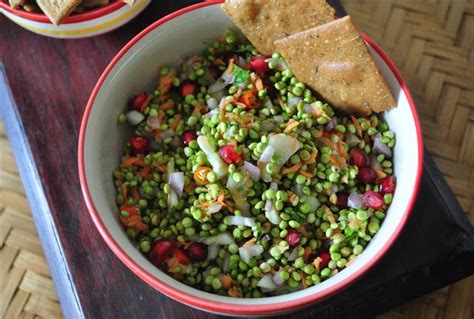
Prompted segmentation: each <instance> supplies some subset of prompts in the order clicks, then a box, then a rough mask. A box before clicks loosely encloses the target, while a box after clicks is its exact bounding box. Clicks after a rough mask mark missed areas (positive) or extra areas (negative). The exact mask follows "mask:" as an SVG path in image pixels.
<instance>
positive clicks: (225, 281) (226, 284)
mask: <svg viewBox="0 0 474 319" xmlns="http://www.w3.org/2000/svg"><path fill="white" fill-rule="evenodd" d="M221 282H222V287H223V288H224V289H229V288H230V285H232V277H231V276H229V275H222V276H221Z"/></svg>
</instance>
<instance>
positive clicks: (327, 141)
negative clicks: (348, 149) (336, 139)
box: [318, 136, 337, 150]
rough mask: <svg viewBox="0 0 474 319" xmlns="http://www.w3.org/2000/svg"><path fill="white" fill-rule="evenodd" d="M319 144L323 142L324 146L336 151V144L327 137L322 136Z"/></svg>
mask: <svg viewBox="0 0 474 319" xmlns="http://www.w3.org/2000/svg"><path fill="white" fill-rule="evenodd" d="M318 141H319V142H321V144H323V145H324V146H327V147H329V148H330V149H332V150H336V148H337V147H336V144H334V143H333V141H331V140H330V139H329V138H327V137H326V136H321V137H320V138H319V139H318Z"/></svg>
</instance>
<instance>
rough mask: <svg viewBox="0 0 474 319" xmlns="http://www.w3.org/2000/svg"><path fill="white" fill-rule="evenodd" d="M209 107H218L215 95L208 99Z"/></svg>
mask: <svg viewBox="0 0 474 319" xmlns="http://www.w3.org/2000/svg"><path fill="white" fill-rule="evenodd" d="M207 107H208V108H209V110H214V109H215V108H217V100H216V99H215V98H213V97H211V98H209V99H208V100H207Z"/></svg>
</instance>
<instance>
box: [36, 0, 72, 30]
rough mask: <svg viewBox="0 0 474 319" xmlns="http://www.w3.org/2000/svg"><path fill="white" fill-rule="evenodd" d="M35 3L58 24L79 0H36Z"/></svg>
mask: <svg viewBox="0 0 474 319" xmlns="http://www.w3.org/2000/svg"><path fill="white" fill-rule="evenodd" d="M36 3H37V4H38V6H39V7H40V8H41V11H43V12H44V14H46V16H47V17H48V18H49V20H51V22H53V23H54V24H55V25H59V24H60V23H61V21H62V20H63V19H64V18H66V17H67V16H68V15H69V14H70V13H71V12H72V11H73V10H74V9H75V8H76V7H77V6H78V5H79V4H80V3H81V0H36Z"/></svg>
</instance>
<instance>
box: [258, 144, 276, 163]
mask: <svg viewBox="0 0 474 319" xmlns="http://www.w3.org/2000/svg"><path fill="white" fill-rule="evenodd" d="M273 154H275V148H274V147H273V146H271V145H268V146H267V147H266V148H265V149H264V150H263V152H262V155H261V156H260V158H259V159H258V161H259V162H260V163H268V162H270V161H271V160H272V156H273Z"/></svg>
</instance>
